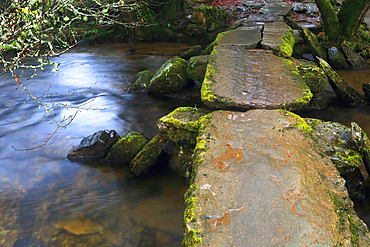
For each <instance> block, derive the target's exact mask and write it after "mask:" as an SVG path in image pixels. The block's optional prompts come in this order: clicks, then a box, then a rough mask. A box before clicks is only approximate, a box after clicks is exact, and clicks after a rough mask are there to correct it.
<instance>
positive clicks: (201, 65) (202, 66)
mask: <svg viewBox="0 0 370 247" xmlns="http://www.w3.org/2000/svg"><path fill="white" fill-rule="evenodd" d="M208 61H209V55H204V56H195V57H192V58H190V60H189V64H188V67H187V69H186V74H187V75H188V77H189V79H191V80H193V81H197V82H200V83H202V82H203V80H204V75H205V73H206V69H207V64H208Z"/></svg>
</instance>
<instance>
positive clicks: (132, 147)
mask: <svg viewBox="0 0 370 247" xmlns="http://www.w3.org/2000/svg"><path fill="white" fill-rule="evenodd" d="M148 142H149V139H148V138H147V137H146V136H145V135H144V134H142V133H138V132H129V133H127V134H126V135H124V136H123V137H122V138H121V140H119V141H118V142H116V143H115V144H114V145H113V146H112V148H111V149H110V150H109V153H108V155H107V157H106V159H107V160H109V161H115V162H118V163H120V164H128V163H130V161H131V160H132V159H133V158H134V157H135V155H136V154H137V153H138V152H139V151H140V150H141V149H142V148H143V147H144V146H145V145H146V144H147V143H148Z"/></svg>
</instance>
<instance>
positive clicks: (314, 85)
mask: <svg viewBox="0 0 370 247" xmlns="http://www.w3.org/2000/svg"><path fill="white" fill-rule="evenodd" d="M297 68H298V70H299V73H300V74H301V76H302V78H303V79H304V81H305V83H306V85H307V86H308V87H309V88H310V91H311V93H313V95H316V94H319V93H320V92H322V91H323V90H324V88H325V87H326V85H327V84H328V77H327V76H326V74H325V72H324V71H323V70H322V69H321V68H320V67H318V66H317V65H305V64H300V65H298V66H297Z"/></svg>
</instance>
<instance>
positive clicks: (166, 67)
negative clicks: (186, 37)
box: [148, 57, 189, 94]
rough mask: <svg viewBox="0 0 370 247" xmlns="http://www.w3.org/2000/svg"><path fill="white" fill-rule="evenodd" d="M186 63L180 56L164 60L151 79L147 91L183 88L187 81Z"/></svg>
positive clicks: (168, 91) (159, 91) (163, 91)
mask: <svg viewBox="0 0 370 247" xmlns="http://www.w3.org/2000/svg"><path fill="white" fill-rule="evenodd" d="M187 65H188V63H187V62H186V61H185V60H184V59H182V58H180V57H173V58H171V59H169V60H168V61H167V62H165V63H164V64H163V65H162V66H161V67H160V68H159V69H158V70H157V72H156V73H155V75H154V77H153V78H152V79H151V81H150V83H149V86H148V91H149V92H150V93H159V94H164V93H172V92H178V91H181V90H182V89H184V88H185V87H186V86H187V85H188V83H189V80H188V76H187V75H186V67H187Z"/></svg>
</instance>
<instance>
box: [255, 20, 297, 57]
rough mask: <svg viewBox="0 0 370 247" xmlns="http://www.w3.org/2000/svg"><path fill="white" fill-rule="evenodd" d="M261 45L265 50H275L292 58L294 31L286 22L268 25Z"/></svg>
mask: <svg viewBox="0 0 370 247" xmlns="http://www.w3.org/2000/svg"><path fill="white" fill-rule="evenodd" d="M261 45H262V48H263V49H265V50H274V51H277V53H280V54H281V53H282V54H284V55H287V56H291V55H292V54H293V46H294V36H293V32H292V29H291V28H290V27H289V26H288V25H287V24H285V23H284V22H270V23H266V24H265V27H264V29H263V39H262V42H261Z"/></svg>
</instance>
